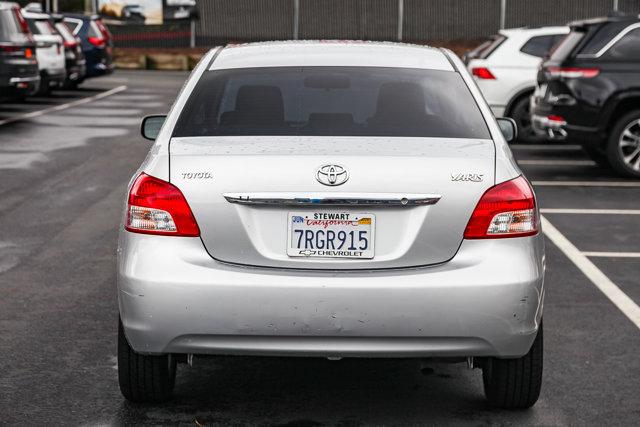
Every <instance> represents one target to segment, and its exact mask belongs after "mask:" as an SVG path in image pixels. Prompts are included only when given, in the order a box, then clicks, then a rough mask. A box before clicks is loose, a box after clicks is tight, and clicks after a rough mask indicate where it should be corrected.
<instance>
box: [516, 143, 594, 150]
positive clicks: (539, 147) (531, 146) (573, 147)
mask: <svg viewBox="0 0 640 427" xmlns="http://www.w3.org/2000/svg"><path fill="white" fill-rule="evenodd" d="M509 147H511V149H512V150H558V151H578V150H582V147H581V146H579V145H543V144H511V145H510V146H509Z"/></svg>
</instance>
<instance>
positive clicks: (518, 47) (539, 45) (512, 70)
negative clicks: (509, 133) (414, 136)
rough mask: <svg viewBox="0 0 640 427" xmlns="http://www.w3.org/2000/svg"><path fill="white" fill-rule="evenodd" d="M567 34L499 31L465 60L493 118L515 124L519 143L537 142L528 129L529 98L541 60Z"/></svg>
mask: <svg viewBox="0 0 640 427" xmlns="http://www.w3.org/2000/svg"><path fill="white" fill-rule="evenodd" d="M568 32H569V28H568V27H541V28H516V29H510V30H501V31H500V32H499V34H498V35H496V36H493V37H492V38H490V39H489V40H488V41H486V42H485V43H483V44H481V45H480V46H479V47H478V48H476V49H475V50H473V51H471V52H470V53H468V54H467V55H466V57H465V62H466V64H467V68H468V69H469V71H470V72H471V73H472V74H473V76H474V78H475V80H476V83H477V84H478V86H479V87H480V90H481V91H482V94H483V95H484V97H485V98H486V100H487V102H488V103H489V106H490V107H491V109H492V110H493V113H494V114H495V116H496V117H502V116H505V117H511V118H512V119H514V120H515V121H516V124H517V125H518V135H519V137H518V139H519V140H520V141H523V142H532V141H534V140H536V139H539V137H538V136H536V133H535V132H534V131H533V129H532V128H531V112H530V110H529V97H530V96H531V95H532V94H533V91H534V90H535V87H536V75H537V73H538V67H539V66H540V63H541V62H542V58H544V57H545V56H546V55H547V53H549V51H550V49H551V48H552V47H553V46H554V45H555V44H556V43H557V42H558V41H560V40H561V39H562V38H563V37H564V36H565V35H566V34H567V33H568Z"/></svg>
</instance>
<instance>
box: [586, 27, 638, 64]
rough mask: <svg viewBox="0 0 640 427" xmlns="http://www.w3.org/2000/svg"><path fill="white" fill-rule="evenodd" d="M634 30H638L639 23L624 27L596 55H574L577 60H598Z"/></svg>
mask: <svg viewBox="0 0 640 427" xmlns="http://www.w3.org/2000/svg"><path fill="white" fill-rule="evenodd" d="M636 28H640V23H637V24H632V25H629V26H628V27H626V28H625V29H624V30H622V31H620V32H619V33H618V35H617V36H615V37H614V38H612V39H611V40H609V43H607V44H606V45H604V47H603V48H602V49H600V50H599V51H597V52H596V53H579V54H577V55H576V57H577V58H600V57H601V56H602V55H604V54H605V53H606V52H607V51H608V50H609V49H611V47H612V46H613V45H614V44H616V43H618V42H619V41H620V39H621V38H623V37H624V36H626V35H627V34H628V33H630V32H631V31H633V30H635V29H636Z"/></svg>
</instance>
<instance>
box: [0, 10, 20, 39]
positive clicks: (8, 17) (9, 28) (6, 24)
mask: <svg viewBox="0 0 640 427" xmlns="http://www.w3.org/2000/svg"><path fill="white" fill-rule="evenodd" d="M20 33H22V29H21V28H20V23H19V22H18V18H16V16H15V14H14V12H13V10H10V9H5V10H0V40H2V41H8V40H11V39H12V36H13V35H15V34H20Z"/></svg>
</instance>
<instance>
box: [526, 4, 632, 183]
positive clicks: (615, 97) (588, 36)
mask: <svg viewBox="0 0 640 427" xmlns="http://www.w3.org/2000/svg"><path fill="white" fill-rule="evenodd" d="M569 26H570V27H571V32H570V33H569V34H568V35H567V36H566V37H565V38H564V39H563V41H562V42H560V43H559V44H558V46H556V48H555V50H554V51H553V52H552V53H551V56H550V58H548V59H547V60H546V61H545V62H543V63H542V65H541V67H540V70H539V72H538V87H537V88H536V92H535V94H534V96H533V97H532V98H531V103H532V105H531V111H532V120H533V126H534V128H535V129H536V130H537V131H539V132H541V133H545V134H546V135H547V136H548V137H550V138H551V139H555V140H568V141H571V142H574V143H578V144H581V145H582V146H583V147H584V149H585V151H586V152H587V153H588V154H589V156H590V157H591V158H593V159H594V160H595V161H596V162H598V163H599V164H608V165H610V166H612V167H613V168H614V169H615V170H616V171H617V172H619V173H621V174H623V175H626V176H631V177H636V178H640V19H639V18H638V17H637V16H633V17H630V16H616V17H607V18H598V19H592V20H586V21H577V22H572V23H570V24H569Z"/></svg>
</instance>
